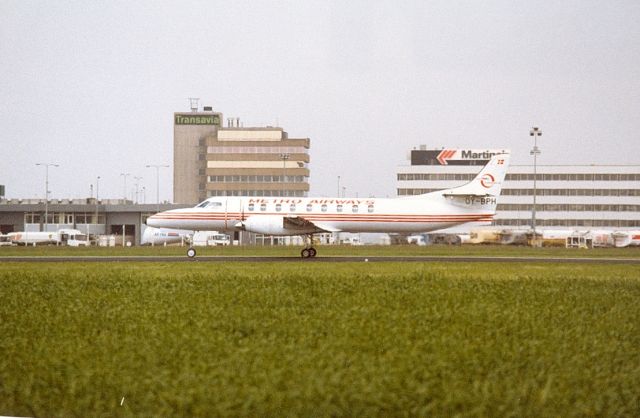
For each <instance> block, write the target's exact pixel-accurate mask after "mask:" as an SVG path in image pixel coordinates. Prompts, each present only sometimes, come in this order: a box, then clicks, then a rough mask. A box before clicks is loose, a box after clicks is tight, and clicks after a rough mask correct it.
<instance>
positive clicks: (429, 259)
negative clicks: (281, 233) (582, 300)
mask: <svg viewBox="0 0 640 418" xmlns="http://www.w3.org/2000/svg"><path fill="white" fill-rule="evenodd" d="M3 261H4V262H9V261H16V262H49V263H50V262H82V263H85V262H157V263H158V262H159V263H174V262H189V263H208V262H214V263H222V262H250V263H261V262H271V263H281V262H296V263H344V262H351V263H353V262H372V263H379V262H421V263H433V262H445V263H446V262H458V263H461V262H462V263H474V262H477V263H578V264H585V263H586V264H640V258H608V257H500V256H495V257H492V256H477V257H473V256H410V257H396V256H387V257H380V256H374V257H367V256H357V257H355V256H342V257H330V256H328V257H315V258H300V257H293V256H292V257H253V256H198V257H196V258H188V257H186V256H129V257H126V256H117V257H116V256H114V257H109V256H77V257H73V256H59V257H56V256H47V257H45V256H42V257H38V256H34V257H0V263H1V262H3Z"/></svg>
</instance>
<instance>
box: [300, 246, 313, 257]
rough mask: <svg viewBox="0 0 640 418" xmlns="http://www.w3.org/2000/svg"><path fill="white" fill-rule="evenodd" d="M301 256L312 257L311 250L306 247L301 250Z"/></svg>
mask: <svg viewBox="0 0 640 418" xmlns="http://www.w3.org/2000/svg"><path fill="white" fill-rule="evenodd" d="M300 256H301V257H302V258H309V257H311V251H309V249H308V248H304V249H303V250H302V251H300Z"/></svg>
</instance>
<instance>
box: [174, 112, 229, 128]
mask: <svg viewBox="0 0 640 418" xmlns="http://www.w3.org/2000/svg"><path fill="white" fill-rule="evenodd" d="M174 122H175V124H176V125H215V126H220V115H190V114H183V115H180V114H176V115H175V117H174Z"/></svg>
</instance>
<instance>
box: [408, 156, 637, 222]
mask: <svg viewBox="0 0 640 418" xmlns="http://www.w3.org/2000/svg"><path fill="white" fill-rule="evenodd" d="M499 152H501V150H495V149H494V150H484V149H427V147H426V146H420V147H419V149H414V150H411V152H410V164H409V165H402V166H399V167H398V169H397V195H398V196H399V197H402V196H412V195H419V194H423V193H428V192H431V191H435V190H442V189H446V188H450V187H455V186H459V185H461V184H464V183H465V182H467V181H470V180H471V179H473V178H474V177H475V175H476V174H477V173H478V171H480V169H481V167H482V166H483V165H485V164H486V163H487V162H488V161H489V159H490V158H491V156H492V155H494V154H496V153H499ZM536 171H537V176H536V178H537V181H536V183H537V184H536V190H537V193H536V226H537V227H538V228H546V229H554V228H579V229H592V228H605V229H638V228H640V165H599V164H591V165H569V164H567V165H541V164H538V165H537V170H536ZM533 179H534V176H533V165H513V164H512V165H510V166H509V171H508V173H507V177H506V179H505V183H504V185H503V188H502V193H501V196H500V198H499V200H498V207H497V214H496V216H495V220H494V225H495V226H504V227H513V228H526V227H530V226H531V215H532V208H533V194H534V187H533Z"/></svg>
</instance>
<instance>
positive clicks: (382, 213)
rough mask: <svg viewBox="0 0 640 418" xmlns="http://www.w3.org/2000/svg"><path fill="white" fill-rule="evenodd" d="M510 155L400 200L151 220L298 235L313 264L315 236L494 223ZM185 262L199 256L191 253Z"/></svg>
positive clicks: (268, 205)
mask: <svg viewBox="0 0 640 418" xmlns="http://www.w3.org/2000/svg"><path fill="white" fill-rule="evenodd" d="M509 157H510V154H509V153H508V152H507V151H505V152H504V153H501V154H497V155H494V156H493V157H492V158H491V159H490V160H489V162H488V163H487V165H485V166H484V167H483V168H482V170H480V172H479V173H478V175H476V177H475V178H474V179H473V180H471V181H470V182H469V183H466V184H464V185H462V186H459V187H455V188H451V189H446V190H440V191H435V192H431V193H426V194H422V195H416V196H407V197H399V198H367V199H363V198H302V197H301V198H297V197H236V196H226V197H210V198H208V199H206V200H205V201H203V202H201V203H199V204H198V205H196V206H195V207H193V208H185V209H173V210H168V211H165V212H160V213H157V214H155V215H152V216H150V217H149V218H148V219H147V225H149V226H152V227H156V228H173V229H187V230H195V231H201V230H216V231H221V232H233V231H249V232H253V233H257V234H264V235H280V236H290V235H300V236H306V237H307V240H306V241H307V244H306V245H305V247H304V248H303V249H302V251H301V252H300V255H301V257H302V258H313V257H315V256H316V254H317V251H316V249H315V248H314V247H313V234H318V233H327V232H387V233H389V232H397V233H418V232H429V231H435V230H439V229H444V228H449V227H452V226H455V225H460V224H464V223H467V222H490V221H492V220H493V216H494V215H495V213H496V205H497V197H498V196H499V195H500V190H501V189H502V182H503V181H504V177H505V175H506V172H507V167H508V166H509ZM187 256H188V257H190V258H193V257H195V256H196V250H195V249H194V248H189V249H188V250H187Z"/></svg>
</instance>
